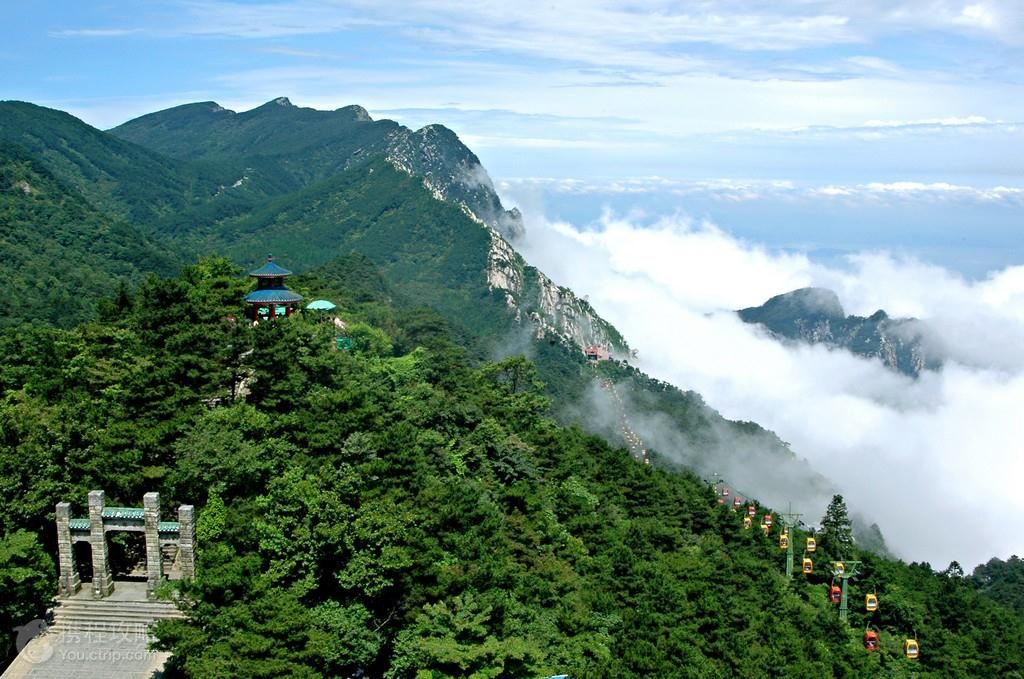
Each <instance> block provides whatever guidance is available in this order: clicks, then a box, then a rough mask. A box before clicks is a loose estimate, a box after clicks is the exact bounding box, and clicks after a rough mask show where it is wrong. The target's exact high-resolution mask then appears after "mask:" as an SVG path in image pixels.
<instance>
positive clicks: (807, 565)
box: [804, 557, 814, 575]
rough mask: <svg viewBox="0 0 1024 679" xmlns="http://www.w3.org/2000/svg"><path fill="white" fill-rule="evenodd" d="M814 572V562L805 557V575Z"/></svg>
mask: <svg viewBox="0 0 1024 679" xmlns="http://www.w3.org/2000/svg"><path fill="white" fill-rule="evenodd" d="M813 572H814V562H813V561H811V560H810V559H808V558H807V557H804V575H810V574H811V573H813Z"/></svg>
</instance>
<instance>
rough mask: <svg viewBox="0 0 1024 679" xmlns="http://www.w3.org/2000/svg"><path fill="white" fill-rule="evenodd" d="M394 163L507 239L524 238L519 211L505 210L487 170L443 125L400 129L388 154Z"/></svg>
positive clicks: (436, 194) (392, 138) (437, 194)
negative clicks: (411, 129)
mask: <svg viewBox="0 0 1024 679" xmlns="http://www.w3.org/2000/svg"><path fill="white" fill-rule="evenodd" d="M387 157H388V160H390V161H391V163H392V164H393V165H394V166H395V167H397V168H399V169H401V170H404V171H405V172H408V173H409V174H412V175H416V176H419V177H423V183H424V185H425V186H426V187H427V188H428V189H430V190H431V191H432V192H433V193H434V195H435V196H437V197H438V198H440V199H441V200H447V201H450V202H452V203H455V204H457V205H460V206H462V207H463V208H465V209H466V210H468V211H469V213H470V214H472V215H473V216H474V217H476V218H477V219H479V220H480V221H482V222H483V223H485V224H486V225H487V226H489V227H491V228H492V229H494V230H495V231H497V232H498V233H500V234H501V235H502V236H504V237H505V238H508V239H510V240H513V239H515V238H517V237H519V236H521V235H522V234H523V218H522V215H521V214H519V211H518V210H515V209H513V210H505V209H504V208H503V207H502V205H501V199H499V198H498V193H497V191H495V190H494V183H493V182H492V181H491V178H490V176H489V175H488V174H487V170H485V169H484V167H483V165H481V164H480V160H479V159H478V158H477V157H476V154H474V153H473V152H472V151H470V150H469V148H467V147H466V145H465V144H463V143H462V141H460V140H459V138H458V136H457V135H456V134H455V133H454V132H452V131H451V130H449V129H448V128H447V127H445V126H443V125H427V126H426V127H424V128H422V129H419V130H416V131H415V132H411V131H409V130H408V129H406V128H404V127H403V128H399V130H397V131H396V132H395V134H394V135H392V137H391V139H390V143H389V146H388V150H387Z"/></svg>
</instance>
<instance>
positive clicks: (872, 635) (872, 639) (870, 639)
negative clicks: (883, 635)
mask: <svg viewBox="0 0 1024 679" xmlns="http://www.w3.org/2000/svg"><path fill="white" fill-rule="evenodd" d="M864 648H866V649H867V650H869V651H877V650H878V632H876V631H875V630H873V629H869V630H868V631H866V632H864Z"/></svg>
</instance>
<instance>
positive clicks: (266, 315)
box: [245, 255, 302, 321]
mask: <svg viewBox="0 0 1024 679" xmlns="http://www.w3.org/2000/svg"><path fill="white" fill-rule="evenodd" d="M249 275H250V276H252V277H253V278H255V279H256V289H255V290H253V291H252V292H250V293H249V294H248V295H246V296H245V303H246V304H248V305H249V308H250V314H249V316H250V318H252V320H253V321H258V320H259V319H261V318H263V319H270V318H276V317H278V316H291V315H292V309H294V308H295V306H296V305H297V304H298V303H299V302H301V301H302V295H297V294H295V293H294V292H292V291H291V290H289V289H288V288H286V287H285V285H284V279H285V278H287V277H288V276H291V275H292V272H291V271H289V270H288V269H285V268H283V267H280V266H278V265H277V264H275V263H274V258H273V257H272V256H270V255H267V263H266V264H264V265H263V266H261V267H260V268H258V269H256V270H255V271H250V272H249Z"/></svg>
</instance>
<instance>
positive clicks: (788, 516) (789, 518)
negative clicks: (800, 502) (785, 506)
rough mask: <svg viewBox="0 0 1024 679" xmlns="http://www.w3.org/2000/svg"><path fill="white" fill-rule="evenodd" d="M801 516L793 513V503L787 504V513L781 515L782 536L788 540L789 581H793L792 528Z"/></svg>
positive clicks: (787, 572) (787, 567)
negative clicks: (783, 520) (785, 536)
mask: <svg viewBox="0 0 1024 679" xmlns="http://www.w3.org/2000/svg"><path fill="white" fill-rule="evenodd" d="M801 516H803V514H794V513H793V503H792V502H791V503H790V504H789V511H788V512H786V513H784V514H782V518H783V519H785V522H784V523H783V534H784V535H788V536H789V539H788V540H787V541H786V577H787V578H789V579H790V580H792V579H793V531H792V528H793V526H795V525H796V520H797V519H799V518H800V517H801Z"/></svg>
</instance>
